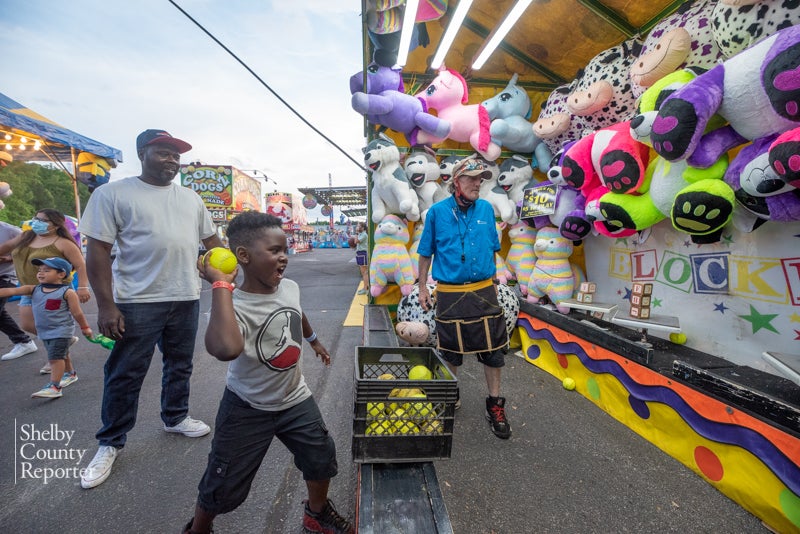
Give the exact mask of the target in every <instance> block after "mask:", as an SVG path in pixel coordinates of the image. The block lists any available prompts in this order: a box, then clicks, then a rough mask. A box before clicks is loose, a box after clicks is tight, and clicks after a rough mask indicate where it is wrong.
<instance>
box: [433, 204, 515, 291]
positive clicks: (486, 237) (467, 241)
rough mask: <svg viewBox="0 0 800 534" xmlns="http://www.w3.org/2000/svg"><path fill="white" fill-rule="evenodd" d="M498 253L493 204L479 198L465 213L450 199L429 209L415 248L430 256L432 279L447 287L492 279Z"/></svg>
mask: <svg viewBox="0 0 800 534" xmlns="http://www.w3.org/2000/svg"><path fill="white" fill-rule="evenodd" d="M499 250H500V239H499V238H498V236H497V229H496V228H495V224H494V208H492V205H491V204H489V203H488V202H487V201H485V200H483V199H480V198H479V199H478V200H476V201H475V203H474V204H473V205H472V206H470V207H469V208H468V209H467V211H466V212H464V211H463V210H462V209H461V208H459V207H458V205H457V204H456V200H455V197H452V196H451V197H449V198H446V199H444V200H441V201H439V202H437V203H436V204H434V205H433V206H431V208H430V210H429V211H428V215H427V217H426V218H425V229H424V230H423V231H422V237H421V238H420V241H419V247H418V248H417V252H418V253H419V255H420V256H427V257H431V256H433V261H432V264H433V265H432V268H431V276H433V279H434V280H436V281H438V282H444V283H449V284H463V283H467V282H479V281H481V280H486V279H488V278H494V276H495V259H494V254H495V252H497V251H499ZM462 255H463V261H462Z"/></svg>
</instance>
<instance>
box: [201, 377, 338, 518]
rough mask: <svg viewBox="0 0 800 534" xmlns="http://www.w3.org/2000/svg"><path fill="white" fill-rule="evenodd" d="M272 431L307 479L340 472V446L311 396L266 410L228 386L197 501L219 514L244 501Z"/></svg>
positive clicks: (233, 508)
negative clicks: (337, 452) (281, 406)
mask: <svg viewBox="0 0 800 534" xmlns="http://www.w3.org/2000/svg"><path fill="white" fill-rule="evenodd" d="M273 437H277V438H278V439H279V440H281V442H282V443H283V444H284V445H285V446H286V448H287V449H289V451H290V452H291V453H292V455H293V456H294V464H295V465H296V466H297V468H298V469H299V470H300V471H301V472H302V473H303V479H304V480H328V479H330V478H333V477H334V476H336V473H337V472H338V464H337V463H336V446H335V445H334V443H333V438H332V437H331V436H330V435H329V434H328V429H327V427H326V426H325V421H323V420H322V414H321V413H320V411H319V408H318V407H317V403H316V401H315V400H314V398H313V397H309V398H308V399H306V400H304V401H303V402H301V403H300V404H298V405H296V406H292V407H291V408H288V409H286V410H283V411H281V412H266V411H264V410H257V409H255V408H253V407H252V406H250V405H249V404H248V403H247V402H245V401H244V400H242V399H241V398H239V396H238V395H236V394H235V393H234V392H232V391H231V390H229V389H227V388H225V393H224V394H223V396H222V400H221V401H220V403H219V411H218V412H217V419H216V422H215V425H214V440H213V441H212V443H211V453H210V454H209V455H208V466H207V467H206V472H205V474H204V475H203V478H202V479H201V480H200V484H199V485H198V487H197V489H198V491H199V494H198V497H197V503H198V505H199V506H200V507H201V508H202V509H203V510H205V511H207V512H210V513H212V514H217V515H218V514H224V513H227V512H230V511H232V510H235V509H236V508H237V507H238V506H239V505H240V504H242V503H243V502H244V501H245V499H247V495H248V493H250V486H251V484H252V483H253V479H254V478H255V476H256V473H257V472H258V468H259V466H260V465H261V461H262V460H263V459H264V455H265V454H266V453H267V450H268V449H269V446H270V443H271V442H272V438H273Z"/></svg>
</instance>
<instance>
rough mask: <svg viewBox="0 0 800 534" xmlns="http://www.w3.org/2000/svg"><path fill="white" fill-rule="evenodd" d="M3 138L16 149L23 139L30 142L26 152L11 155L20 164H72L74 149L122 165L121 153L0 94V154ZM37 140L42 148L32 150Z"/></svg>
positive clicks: (14, 151) (17, 151) (18, 151)
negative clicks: (44, 161)
mask: <svg viewBox="0 0 800 534" xmlns="http://www.w3.org/2000/svg"><path fill="white" fill-rule="evenodd" d="M4 136H5V143H9V144H11V145H12V146H13V147H15V148H16V147H18V146H19V144H20V143H21V142H22V141H21V138H23V137H24V138H25V139H26V140H28V141H29V143H28V144H29V146H27V147H26V148H25V149H24V150H17V149H15V150H13V151H11V154H12V156H13V157H14V159H15V160H19V161H42V160H47V159H51V158H52V157H55V158H57V159H59V160H61V161H68V162H72V157H73V155H75V153H74V152H73V149H74V150H77V151H79V152H89V153H91V154H94V155H96V156H100V157H103V158H107V159H109V160H115V161H118V162H122V151H121V150H118V149H116V148H113V147H110V146H108V145H104V144H102V143H100V142H98V141H95V140H94V139H90V138H88V137H85V136H83V135H80V134H78V133H75V132H73V131H72V130H68V129H66V128H64V127H63V126H60V125H58V124H56V123H54V122H52V121H51V120H49V119H47V118H46V117H43V116H41V115H39V114H38V113H36V112H35V111H33V110H31V109H28V108H26V107H25V106H23V105H22V104H20V103H19V102H17V101H16V100H13V99H11V98H9V97H7V96H6V95H4V94H2V93H0V150H4V144H5V143H4ZM9 137H11V139H9ZM37 140H38V141H39V142H40V146H41V148H40V149H39V150H33V147H32V146H30V145H32V144H33V143H34V142H35V141H37ZM40 152H44V153H45V154H42V153H40Z"/></svg>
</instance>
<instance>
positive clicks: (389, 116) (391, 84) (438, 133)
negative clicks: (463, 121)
mask: <svg viewBox="0 0 800 534" xmlns="http://www.w3.org/2000/svg"><path fill="white" fill-rule="evenodd" d="M403 90H404V85H403V75H402V73H401V72H400V69H399V68H395V67H383V66H380V65H378V64H377V63H372V64H370V66H369V67H367V88H366V92H365V91H364V74H363V73H362V72H359V73H356V74H354V75H353V76H351V77H350V93H351V94H352V97H351V99H350V104H351V105H352V106H353V109H354V110H356V111H357V112H359V113H361V114H362V115H365V116H366V118H367V120H368V121H369V122H370V123H371V124H375V125H381V126H385V127H387V128H391V129H392V130H395V131H397V132H400V133H402V134H403V135H405V136H406V139H407V140H408V142H409V143H410V144H411V145H412V146H413V145H415V144H417V134H418V132H419V131H423V132H426V133H427V134H429V135H432V136H434V137H446V136H447V134H448V133H449V132H450V123H449V122H447V121H446V120H443V119H440V118H437V117H436V116H434V115H431V114H430V113H427V108H426V107H425V106H424V105H423V103H422V101H421V100H420V99H419V98H416V97H414V96H412V95H407V94H405V93H404V92H403Z"/></svg>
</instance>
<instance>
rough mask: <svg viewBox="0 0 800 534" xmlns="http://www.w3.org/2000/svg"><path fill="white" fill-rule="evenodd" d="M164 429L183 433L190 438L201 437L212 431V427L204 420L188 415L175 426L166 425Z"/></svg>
mask: <svg viewBox="0 0 800 534" xmlns="http://www.w3.org/2000/svg"><path fill="white" fill-rule="evenodd" d="M164 430H166V431H167V432H174V433H176V434H183V435H184V436H187V437H190V438H199V437H201V436H205V435H206V434H208V433H209V432H211V427H209V426H208V425H207V424H205V423H204V422H202V421H198V420H197V419H192V418H191V417H186V419H184V420H183V421H181V422H180V423H178V424H177V425H175V426H167V425H164Z"/></svg>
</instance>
